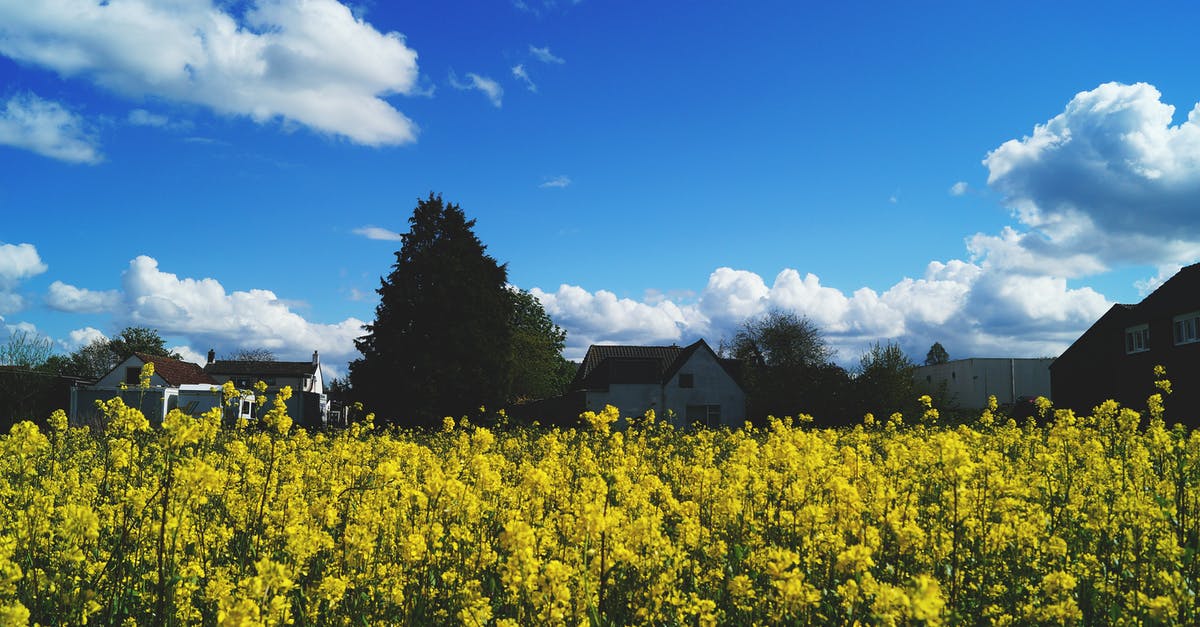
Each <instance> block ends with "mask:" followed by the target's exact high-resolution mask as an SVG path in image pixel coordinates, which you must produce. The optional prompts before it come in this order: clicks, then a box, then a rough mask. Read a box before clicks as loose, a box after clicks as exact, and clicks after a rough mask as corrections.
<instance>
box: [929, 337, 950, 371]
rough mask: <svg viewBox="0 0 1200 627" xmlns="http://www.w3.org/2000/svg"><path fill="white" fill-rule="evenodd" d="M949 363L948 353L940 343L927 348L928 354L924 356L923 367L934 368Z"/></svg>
mask: <svg viewBox="0 0 1200 627" xmlns="http://www.w3.org/2000/svg"><path fill="white" fill-rule="evenodd" d="M948 361H950V353H947V352H946V348H945V347H944V346H942V343H941V342H934V343H933V346H930V347H929V352H928V353H926V354H925V365H926V366H936V365H937V364H944V363H946V362H948Z"/></svg>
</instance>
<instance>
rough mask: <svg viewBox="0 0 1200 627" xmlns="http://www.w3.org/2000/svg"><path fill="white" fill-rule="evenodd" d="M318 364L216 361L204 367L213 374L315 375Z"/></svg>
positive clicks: (306, 362) (307, 362)
mask: <svg viewBox="0 0 1200 627" xmlns="http://www.w3.org/2000/svg"><path fill="white" fill-rule="evenodd" d="M316 371H317V365H316V364H314V363H313V362H311V361H234V360H219V361H214V362H212V363H210V364H208V365H207V366H205V367H204V372H206V373H208V374H211V375H242V376H245V375H251V376H268V377H305V376H309V377H310V376H313V374H315V373H316Z"/></svg>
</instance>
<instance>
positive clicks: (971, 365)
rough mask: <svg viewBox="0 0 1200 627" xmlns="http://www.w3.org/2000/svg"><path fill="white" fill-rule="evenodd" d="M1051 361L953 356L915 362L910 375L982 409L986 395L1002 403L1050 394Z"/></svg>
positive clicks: (964, 404) (958, 402) (966, 406)
mask: <svg viewBox="0 0 1200 627" xmlns="http://www.w3.org/2000/svg"><path fill="white" fill-rule="evenodd" d="M1053 361H1054V359H1053V358H1051V357H1044V358H1036V359H1019V358H1008V357H1005V358H973V359H956V360H953V361H948V362H946V363H944V364H935V365H932V366H918V367H917V368H916V370H915V371H914V373H913V379H914V380H915V381H916V382H917V385H920V386H923V387H926V388H930V389H937V388H939V387H941V386H945V389H946V392H947V393H948V394H949V397H950V401H951V402H952V403H954V404H956V405H958V406H960V407H962V408H963V409H983V408H984V407H986V406H987V401H988V397H989V396H995V397H996V400H997V401H999V402H1000V403H1002V404H1006V403H1007V404H1014V405H1015V404H1016V403H1017V401H1018V399H1021V398H1022V397H1025V398H1036V397H1038V396H1045V397H1046V398H1049V397H1050V364H1051V362H1053Z"/></svg>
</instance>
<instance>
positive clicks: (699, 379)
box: [570, 340, 746, 427]
mask: <svg viewBox="0 0 1200 627" xmlns="http://www.w3.org/2000/svg"><path fill="white" fill-rule="evenodd" d="M735 372H736V371H735V365H734V362H733V361H732V360H723V359H721V358H720V357H718V356H717V354H716V353H714V352H713V350H712V348H710V347H709V345H708V344H707V343H706V342H705V341H704V340H698V341H697V342H696V343H694V344H692V345H690V346H687V347H683V348H681V347H679V346H602V345H592V346H591V347H589V348H588V352H587V355H585V356H584V358H583V363H582V364H580V366H579V370H578V372H577V373H576V375H575V379H574V381H573V382H572V383H571V388H570V389H571V390H573V391H575V393H577V394H582V395H583V398H584V406H585V409H586V410H588V411H599V410H601V409H603V408H604V406H605V405H613V406H615V407H617V408H619V409H620V410H621V414H622V415H623V416H635V415H640V414H642V413H643V412H645V411H646V410H648V409H653V410H654V412H655V413H656V414H657V415H658V416H659V417H660V418H662V419H666V418H667V416H668V415H673V420H674V422H675V424H677V425H679V426H684V425H689V424H696V423H699V424H703V425H707V426H710V427H717V426H730V427H736V426H740V425H742V423H744V422H745V420H746V393H745V391H744V390H742V387H741V385H739V384H738V382H737V380H736V379H735V377H734V373H735Z"/></svg>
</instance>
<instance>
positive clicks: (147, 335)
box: [38, 327, 183, 379]
mask: <svg viewBox="0 0 1200 627" xmlns="http://www.w3.org/2000/svg"><path fill="white" fill-rule="evenodd" d="M134 353H144V354H147V355H161V356H163V357H170V358H171V359H182V358H183V357H182V355H180V354H179V353H173V352H171V351H169V350H167V347H166V341H165V340H163V338H162V337H161V336H160V335H159V334H158V331H157V330H156V329H148V328H146V327H125V328H124V329H123V330H122V331H121V333H120V334H119V335H118V336H117V337H115V338H113V339H111V340H109V339H104V338H98V339H95V340H92V341H91V342H89V343H88V344H86V345H84V346H81V347H80V348H79V349H77V350H76V351H75V352H73V353H71V354H70V355H51V356H50V357H49V358H47V359H46V361H45V362H44V363H43V364H42V366H41V367H39V368H38V369H39V370H41V371H43V372H48V373H51V374H58V375H63V376H67V377H78V378H80V379H99V378H100V377H103V376H104V375H106V374H108V372H109V371H110V370H112V369H113V368H115V367H116V366H117V364H119V363H121V361H122V360H124V359H125V358H126V357H129V356H130V355H132V354H134Z"/></svg>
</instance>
